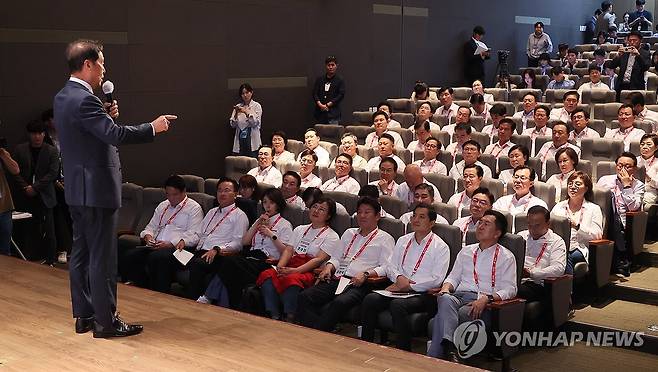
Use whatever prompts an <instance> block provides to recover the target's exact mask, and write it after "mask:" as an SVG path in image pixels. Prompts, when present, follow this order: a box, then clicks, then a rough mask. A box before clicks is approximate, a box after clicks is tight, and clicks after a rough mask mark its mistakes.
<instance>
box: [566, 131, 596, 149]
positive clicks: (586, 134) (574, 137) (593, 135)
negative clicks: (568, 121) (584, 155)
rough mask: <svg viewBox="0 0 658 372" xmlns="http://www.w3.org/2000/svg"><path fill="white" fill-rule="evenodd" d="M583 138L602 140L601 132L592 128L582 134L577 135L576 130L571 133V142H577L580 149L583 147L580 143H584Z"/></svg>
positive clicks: (581, 132)
mask: <svg viewBox="0 0 658 372" xmlns="http://www.w3.org/2000/svg"><path fill="white" fill-rule="evenodd" d="M583 138H601V135H600V134H599V132H597V131H595V130H594V129H592V128H590V127H585V128H583V130H581V131H580V133H576V131H575V130H572V131H571V132H570V133H569V141H572V140H575V141H576V145H577V146H578V147H581V145H580V143H581V142H582V140H583Z"/></svg>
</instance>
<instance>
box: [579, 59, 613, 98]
mask: <svg viewBox="0 0 658 372" xmlns="http://www.w3.org/2000/svg"><path fill="white" fill-rule="evenodd" d="M587 71H588V73H589V81H588V82H587V83H584V84H583V85H581V86H580V87H578V94H579V95H580V101H581V102H582V99H583V92H584V91H586V90H589V91H592V90H595V89H598V90H610V87H609V86H607V85H606V83H604V82H602V81H601V70H599V68H598V66H596V65H594V64H592V65H590V66H589V68H588V69H587Z"/></svg>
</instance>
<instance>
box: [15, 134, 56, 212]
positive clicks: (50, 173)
mask: <svg viewBox="0 0 658 372" xmlns="http://www.w3.org/2000/svg"><path fill="white" fill-rule="evenodd" d="M14 160H16V162H17V163H18V167H19V168H20V170H21V171H20V173H19V174H17V175H16V176H14V177H15V181H16V184H17V185H18V187H19V188H20V191H21V192H22V190H23V188H24V187H27V186H30V185H31V186H32V187H33V188H34V190H35V191H36V192H37V193H39V196H40V197H41V200H42V201H43V204H44V205H45V206H46V207H47V208H53V207H55V205H56V204H57V197H56V195H55V180H57V178H58V176H59V154H58V152H57V149H56V148H55V147H54V146H51V145H49V144H47V143H45V142H44V144H43V145H42V146H41V150H40V151H39V157H38V158H37V161H36V163H34V167H33V166H32V165H33V164H32V152H31V150H30V143H29V142H25V143H21V144H20V145H18V146H16V149H15V150H14ZM33 178H34V182H32V180H33Z"/></svg>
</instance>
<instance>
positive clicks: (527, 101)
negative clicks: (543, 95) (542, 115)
mask: <svg viewBox="0 0 658 372" xmlns="http://www.w3.org/2000/svg"><path fill="white" fill-rule="evenodd" d="M536 107H537V96H535V94H534V93H532V92H528V93H526V94H525V95H524V96H523V110H521V111H518V112H516V113H515V114H514V115H512V118H514V119H521V123H523V132H525V131H526V130H527V129H526V128H527V123H528V119H534V118H535V108H536Z"/></svg>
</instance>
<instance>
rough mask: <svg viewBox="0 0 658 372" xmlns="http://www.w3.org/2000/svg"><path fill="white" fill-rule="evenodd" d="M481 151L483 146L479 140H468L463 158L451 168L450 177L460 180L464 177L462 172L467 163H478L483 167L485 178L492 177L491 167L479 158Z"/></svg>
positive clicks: (463, 151)
mask: <svg viewBox="0 0 658 372" xmlns="http://www.w3.org/2000/svg"><path fill="white" fill-rule="evenodd" d="M480 151H482V147H480V144H479V143H478V142H477V141H474V140H470V141H466V142H465V143H464V147H463V150H462V157H463V159H462V160H461V161H460V162H459V163H457V164H455V165H453V166H452V168H451V169H450V177H452V178H454V179H455V180H459V179H460V178H461V177H462V174H464V166H465V165H469V164H477V165H479V166H481V167H482V170H483V171H484V177H485V178H492V177H493V176H492V173H491V169H490V168H489V167H488V166H486V165H484V164H483V163H482V162H480V160H479V159H480V154H481V153H480Z"/></svg>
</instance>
